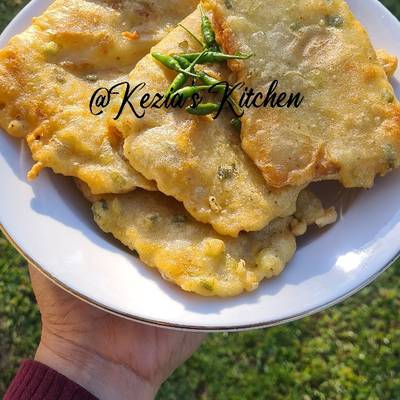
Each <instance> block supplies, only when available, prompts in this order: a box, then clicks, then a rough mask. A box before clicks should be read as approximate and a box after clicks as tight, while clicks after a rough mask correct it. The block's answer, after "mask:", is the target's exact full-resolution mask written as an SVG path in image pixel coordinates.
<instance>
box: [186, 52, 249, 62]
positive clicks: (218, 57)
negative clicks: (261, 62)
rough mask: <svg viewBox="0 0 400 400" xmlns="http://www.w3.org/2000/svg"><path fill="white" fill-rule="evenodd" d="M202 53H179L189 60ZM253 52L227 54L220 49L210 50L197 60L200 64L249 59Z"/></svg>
mask: <svg viewBox="0 0 400 400" xmlns="http://www.w3.org/2000/svg"><path fill="white" fill-rule="evenodd" d="M199 54H201V53H188V54H179V56H180V57H183V58H186V59H187V60H188V61H193V60H194V59H196V57H198V56H199ZM251 56H252V54H241V53H237V54H225V53H220V52H218V51H208V52H207V53H205V54H204V55H203V56H202V57H201V58H200V59H199V61H198V62H197V63H198V64H211V63H215V62H224V61H229V60H247V59H248V58H250V57H251Z"/></svg>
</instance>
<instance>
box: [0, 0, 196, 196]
mask: <svg viewBox="0 0 400 400" xmlns="http://www.w3.org/2000/svg"><path fill="white" fill-rule="evenodd" d="M196 5H197V1H195V0H170V1H168V2H164V1H160V2H154V1H149V0H145V1H135V0H118V1H109V0H98V1H89V0H56V1H55V2H54V3H53V4H52V5H51V7H50V8H49V9H48V10H47V11H46V12H45V13H44V14H43V15H42V16H40V17H39V18H35V19H34V21H33V25H32V26H31V27H30V28H29V29H27V30H26V31H25V32H24V33H22V34H20V35H18V36H16V37H14V38H13V39H12V40H11V42H10V43H9V45H8V46H7V47H6V48H5V49H3V50H1V51H0V126H1V127H2V128H3V129H4V130H6V131H7V132H8V133H9V134H11V135H13V136H16V137H20V138H24V137H27V140H28V144H29V146H30V148H31V150H32V154H33V158H34V160H35V161H37V164H36V166H35V167H34V168H33V170H32V171H31V172H30V174H29V177H30V178H35V177H36V176H37V174H38V173H39V172H40V169H42V168H44V167H50V168H52V169H53V170H54V171H55V172H57V173H60V174H64V175H70V176H74V177H78V178H79V179H81V180H82V181H84V182H86V183H87V184H88V185H89V186H90V189H91V191H92V192H93V193H123V192H128V191H130V190H133V189H134V188H135V187H136V186H139V187H143V188H146V189H149V190H154V189H155V184H154V183H153V182H149V181H147V180H146V179H145V178H143V176H141V175H140V174H138V173H137V172H136V171H135V170H134V169H133V168H132V167H131V166H130V165H129V164H128V163H127V162H126V160H125V159H124V156H123V154H122V151H121V145H122V138H120V137H119V136H118V134H117V133H116V132H115V131H114V130H113V129H112V128H110V127H109V126H108V125H107V122H106V121H107V118H106V113H104V114H103V115H101V116H94V115H92V114H91V113H90V111H89V99H90V98H91V95H92V93H93V92H94V91H95V90H96V89H97V88H99V87H101V86H106V87H108V86H112V85H113V84H115V83H118V82H120V81H124V80H126V77H127V74H128V72H129V71H130V70H131V69H132V68H133V67H134V65H135V64H136V62H137V61H138V60H139V59H140V58H142V57H143V56H144V55H145V54H146V53H147V52H148V51H149V49H150V48H151V47H152V46H153V45H154V44H155V43H157V42H158V41H159V40H160V39H161V38H162V37H163V36H165V34H166V33H167V32H168V31H169V30H170V29H171V27H172V26H174V25H175V24H176V23H177V22H179V21H180V20H181V19H182V18H184V17H185V16H186V15H187V14H189V13H190V12H191V11H192V10H193V9H194V8H195V6H196Z"/></svg>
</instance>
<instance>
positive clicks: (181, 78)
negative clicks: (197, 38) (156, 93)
mask: <svg viewBox="0 0 400 400" xmlns="http://www.w3.org/2000/svg"><path fill="white" fill-rule="evenodd" d="M206 52H207V50H203V52H202V53H200V54H199V56H198V57H196V58H195V59H194V60H193V61H192V63H190V64H189V65H188V66H187V67H186V68H185V69H184V70H183V71H182V72H181V73H179V74H178V75H177V76H176V78H175V79H174V80H173V81H172V83H171V84H170V85H169V87H168V89H167V92H166V96H168V95H169V94H171V93H174V92H175V91H176V90H179V89H180V88H181V87H183V86H184V85H185V83H186V82H187V80H188V77H187V75H186V73H188V72H190V71H191V70H192V69H193V67H194V66H195V65H196V64H197V62H198V60H199V59H200V58H201V57H202V56H203V55H204V54H205V53H206ZM174 60H175V61H176V62H177V63H178V64H179V61H177V60H176V59H175V58H174ZM179 65H180V64H179ZM196 77H199V75H197V74H196Z"/></svg>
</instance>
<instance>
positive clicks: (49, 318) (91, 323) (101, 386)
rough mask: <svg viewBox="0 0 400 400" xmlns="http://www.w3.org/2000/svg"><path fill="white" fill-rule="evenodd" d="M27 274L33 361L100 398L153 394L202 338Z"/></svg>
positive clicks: (148, 396)
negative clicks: (35, 339)
mask: <svg viewBox="0 0 400 400" xmlns="http://www.w3.org/2000/svg"><path fill="white" fill-rule="evenodd" d="M29 272H30V275H31V279H32V286H33V290H34V292H35V295H36V299H37V302H38V304H39V308H40V312H41V315H42V336H41V341H40V345H39V348H38V350H37V353H36V357H35V359H36V360H37V361H39V362H41V363H43V364H46V365H47V366H49V367H51V368H53V369H54V370H56V371H58V372H59V373H61V374H63V375H65V376H66V377H67V378H69V379H71V380H72V381H74V382H76V383H78V384H79V385H81V386H82V387H84V388H85V389H86V390H88V391H89V392H90V393H92V394H93V395H94V396H96V397H98V398H99V399H101V400H108V399H112V400H119V399H124V400H126V399H141V400H147V399H152V398H154V396H155V394H156V393H157V391H158V389H159V387H160V385H161V383H162V382H163V381H164V380H165V379H167V378H168V376H170V375H171V374H172V372H173V371H174V369H175V368H177V367H178V366H179V365H180V364H181V363H183V362H184V361H185V360H186V359H187V358H189V357H190V355H191V354H192V353H193V352H194V351H195V350H196V349H197V347H198V346H199V345H200V343H201V342H202V340H203V339H204V337H205V335H204V334H201V333H188V332H178V331H172V330H166V329H161V328H155V327H151V326H147V325H143V324H138V323H135V322H131V321H128V320H124V319H122V318H118V317H114V316H113V315H111V314H108V313H106V312H104V311H101V310H99V309H97V308H95V307H92V306H90V305H88V304H86V303H84V302H83V301H81V300H79V299H77V298H75V297H74V296H72V295H70V294H69V293H67V292H65V291H64V290H62V289H61V288H59V287H57V286H56V285H55V284H54V283H52V282H51V281H50V280H49V279H47V278H46V277H45V276H44V275H43V274H42V273H41V272H39V271H37V270H36V269H35V268H34V267H32V266H30V267H29Z"/></svg>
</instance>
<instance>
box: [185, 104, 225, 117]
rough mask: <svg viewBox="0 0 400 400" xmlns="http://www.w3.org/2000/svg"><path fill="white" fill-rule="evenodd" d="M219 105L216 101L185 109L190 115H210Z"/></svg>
mask: <svg viewBox="0 0 400 400" xmlns="http://www.w3.org/2000/svg"><path fill="white" fill-rule="evenodd" d="M220 107H221V104H216V103H202V104H199V105H198V106H197V107H195V108H192V107H190V106H189V107H186V111H187V112H188V113H189V114H192V115H210V114H213V113H215V112H217V111H218V110H219V109H220Z"/></svg>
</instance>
